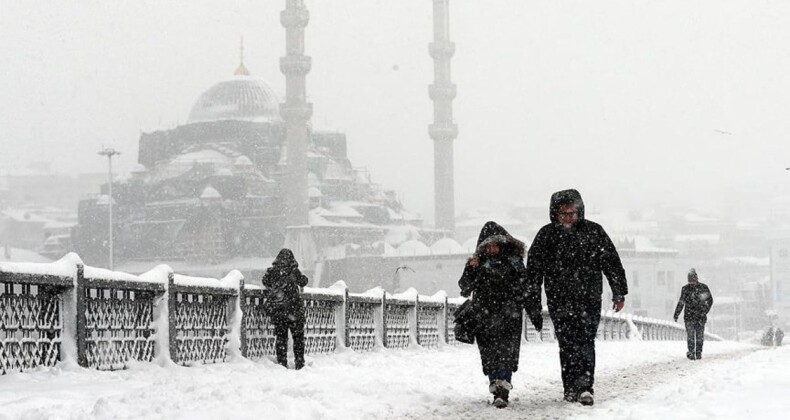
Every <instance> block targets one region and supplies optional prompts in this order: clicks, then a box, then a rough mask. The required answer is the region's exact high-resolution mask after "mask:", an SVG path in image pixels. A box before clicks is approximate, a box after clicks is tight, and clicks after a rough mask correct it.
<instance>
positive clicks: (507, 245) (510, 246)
mask: <svg viewBox="0 0 790 420" xmlns="http://www.w3.org/2000/svg"><path fill="white" fill-rule="evenodd" d="M489 243H497V244H499V247H500V248H501V252H502V254H504V255H516V256H519V257H522V258H523V257H524V254H525V250H526V246H525V245H524V242H521V241H520V240H518V239H516V238H514V237H513V236H511V235H510V233H508V231H507V230H506V229H505V228H503V227H502V226H500V225H499V224H498V223H496V222H486V224H485V225H483V229H481V230H480V235H479V236H478V237H477V250H476V253H477V255H481V256H482V255H485V248H486V245H488V244H489Z"/></svg>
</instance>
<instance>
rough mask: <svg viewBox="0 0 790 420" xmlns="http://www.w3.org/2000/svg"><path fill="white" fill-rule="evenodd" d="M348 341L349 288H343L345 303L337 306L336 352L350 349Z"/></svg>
mask: <svg viewBox="0 0 790 420" xmlns="http://www.w3.org/2000/svg"><path fill="white" fill-rule="evenodd" d="M333 287H334V286H333ZM348 340H349V332H348V288H347V287H343V301H342V302H340V303H339V304H336V305H335V351H337V349H339V348H346V347H348V343H349V341H348Z"/></svg>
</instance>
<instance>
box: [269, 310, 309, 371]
mask: <svg viewBox="0 0 790 420" xmlns="http://www.w3.org/2000/svg"><path fill="white" fill-rule="evenodd" d="M272 322H273V323H274V336H275V338H276V342H275V345H274V351H275V354H276V355H277V363H279V364H281V365H283V366H285V367H288V331H289V330H290V331H291V337H293V340H294V366H295V367H296V369H301V368H302V367H303V366H304V323H305V319H304V317H303V316H302V317H298V316H297V317H293V316H278V317H275V318H274V319H272Z"/></svg>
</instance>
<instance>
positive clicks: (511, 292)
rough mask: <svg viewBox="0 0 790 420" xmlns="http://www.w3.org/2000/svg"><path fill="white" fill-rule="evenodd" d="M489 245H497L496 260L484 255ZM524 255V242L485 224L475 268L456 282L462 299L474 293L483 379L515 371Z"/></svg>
mask: <svg viewBox="0 0 790 420" xmlns="http://www.w3.org/2000/svg"><path fill="white" fill-rule="evenodd" d="M490 243H496V244H497V245H499V248H500V251H499V254H497V255H496V256H489V255H487V254H486V248H487V246H488V244H490ZM524 253H525V246H524V243H523V242H521V241H519V240H518V239H516V238H514V237H512V236H511V235H510V234H509V233H508V232H507V230H505V228H503V227H502V226H500V225H498V224H497V223H495V222H487V223H486V224H485V226H483V229H482V230H481V231H480V236H479V237H478V239H477V250H476V251H475V255H474V258H477V259H478V264H477V267H473V266H472V265H471V264H470V263H467V264H466V267H465V268H464V272H463V274H462V275H461V279H460V280H458V286H460V288H461V296H465V297H468V296H469V295H472V294H473V293H474V295H473V298H472V299H473V302H472V305H473V308H474V312H475V314H476V318H477V323H478V325H481V329H480V330H479V331H478V332H477V334H476V338H477V345H478V347H479V349H480V358H481V362H482V365H483V373H484V374H486V375H488V374H491V373H493V372H496V371H497V370H500V369H508V370H511V371H513V372H515V371H516V370H518V358H519V346H520V343H521V328H522V319H523V318H522V310H523V307H524V296H525V293H526V292H525V289H524V282H525V280H526V274H527V273H526V268H525V267H524Z"/></svg>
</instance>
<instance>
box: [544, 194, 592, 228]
mask: <svg viewBox="0 0 790 420" xmlns="http://www.w3.org/2000/svg"><path fill="white" fill-rule="evenodd" d="M565 204H576V208H577V209H578V210H579V220H584V200H582V195H581V194H579V192H578V191H576V190H574V189H570V190H562V191H557V192H555V193H554V194H552V195H551V203H550V204H549V220H551V223H559V220H558V219H557V213H559V212H560V207H562V206H563V205H565Z"/></svg>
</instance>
